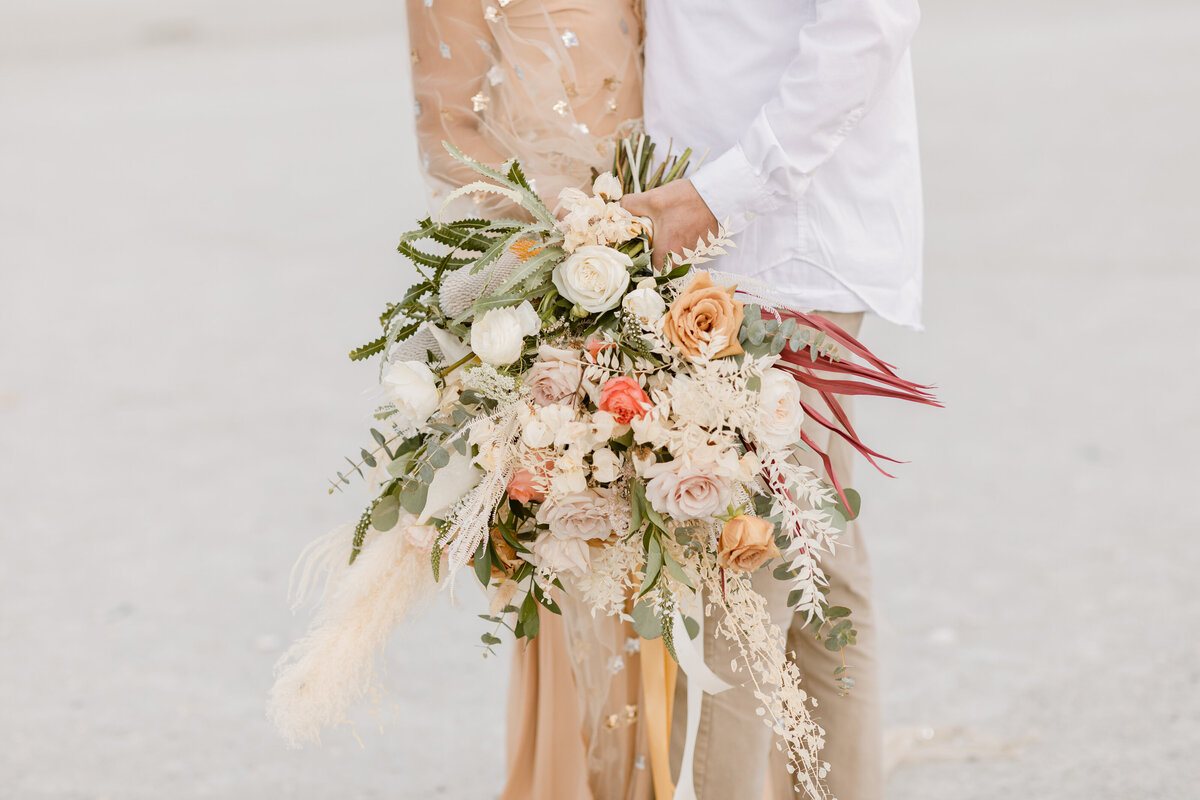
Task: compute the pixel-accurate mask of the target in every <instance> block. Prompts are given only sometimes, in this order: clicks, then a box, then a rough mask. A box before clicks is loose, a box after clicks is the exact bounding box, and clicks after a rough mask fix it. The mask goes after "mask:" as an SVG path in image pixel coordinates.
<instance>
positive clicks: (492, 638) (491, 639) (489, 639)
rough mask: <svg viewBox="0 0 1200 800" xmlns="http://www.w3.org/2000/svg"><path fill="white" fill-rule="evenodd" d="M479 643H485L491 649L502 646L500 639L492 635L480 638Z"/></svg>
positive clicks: (487, 634)
mask: <svg viewBox="0 0 1200 800" xmlns="http://www.w3.org/2000/svg"><path fill="white" fill-rule="evenodd" d="M479 641H481V642H483V643H484V644H486V645H488V646H489V647H490V646H492V645H495V644H500V637H498V636H493V635H492V634H490V633H485V634H483V635H482V636H480V637H479Z"/></svg>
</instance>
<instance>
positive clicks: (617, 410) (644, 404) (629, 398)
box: [596, 375, 654, 425]
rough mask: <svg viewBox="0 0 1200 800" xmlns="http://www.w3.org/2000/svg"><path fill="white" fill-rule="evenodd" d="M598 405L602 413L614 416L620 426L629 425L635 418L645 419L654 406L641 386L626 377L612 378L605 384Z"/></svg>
mask: <svg viewBox="0 0 1200 800" xmlns="http://www.w3.org/2000/svg"><path fill="white" fill-rule="evenodd" d="M596 405H597V406H598V407H599V408H600V410H601V411H607V412H608V413H609V414H612V415H613V419H615V420H616V421H617V423H618V424H620V425H628V424H629V421H630V420H631V419H633V418H634V417H644V416H645V415H646V412H648V411H649V410H650V409H651V408H652V407H653V406H654V404H653V403H651V402H650V396H649V395H647V394H646V390H645V389H643V388H642V386H641V384H639V383H638V382H637V381H636V380H634V379H633V378H630V377H628V376H625V375H621V376H619V377H616V378H610V379H609V381H608V383H606V384H604V388H603V389H601V390H600V402H599V403H597V404H596Z"/></svg>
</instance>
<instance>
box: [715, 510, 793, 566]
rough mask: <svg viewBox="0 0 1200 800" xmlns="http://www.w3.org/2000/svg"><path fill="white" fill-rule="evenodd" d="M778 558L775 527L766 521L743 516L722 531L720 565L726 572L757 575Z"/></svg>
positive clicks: (718, 545)
mask: <svg viewBox="0 0 1200 800" xmlns="http://www.w3.org/2000/svg"><path fill="white" fill-rule="evenodd" d="M778 555H779V548H778V547H776V546H775V525H774V524H773V523H770V522H768V521H767V520H765V519H760V518H759V517H752V516H749V515H747V514H739V515H738V516H736V517H734V518H733V519H731V520H729V521H728V522H726V523H725V527H724V528H722V529H721V538H720V539H719V540H718V541H717V564H719V565H720V566H722V567H725V568H726V569H734V570H738V571H745V572H753V571H754V570H756V569H758V568H759V567H761V566H762V565H763V564H764V563H765V562H766V561H768V560H769V559H772V558H775V557H776V556H778Z"/></svg>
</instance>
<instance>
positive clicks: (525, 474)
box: [508, 469, 546, 503]
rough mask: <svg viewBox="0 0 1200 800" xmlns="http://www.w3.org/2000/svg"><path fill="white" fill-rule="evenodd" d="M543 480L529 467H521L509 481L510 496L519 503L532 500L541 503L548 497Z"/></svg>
mask: <svg viewBox="0 0 1200 800" xmlns="http://www.w3.org/2000/svg"><path fill="white" fill-rule="evenodd" d="M541 484H542V481H540V480H539V479H538V477H537V476H536V475H534V474H533V473H532V472H530V471H529V470H527V469H519V470H517V471H516V473H515V474H514V475H513V476H512V480H510V481H509V482H508V496H509V497H511V498H512V499H513V500H516V501H517V502H518V503H528V502H530V501H532V502H535V503H541V502H543V501H544V500H545V499H546V493H545V492H544V491H543V490H542V488H541Z"/></svg>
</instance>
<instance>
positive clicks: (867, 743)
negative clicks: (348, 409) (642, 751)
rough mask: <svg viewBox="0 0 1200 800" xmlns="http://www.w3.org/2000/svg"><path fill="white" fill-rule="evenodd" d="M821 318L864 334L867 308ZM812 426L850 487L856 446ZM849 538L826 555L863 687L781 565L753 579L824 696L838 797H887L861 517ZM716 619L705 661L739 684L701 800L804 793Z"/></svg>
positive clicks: (706, 715)
mask: <svg viewBox="0 0 1200 800" xmlns="http://www.w3.org/2000/svg"><path fill="white" fill-rule="evenodd" d="M821 316H823V317H826V318H827V319H829V320H831V321H832V322H834V323H835V324H837V325H839V326H841V327H842V328H844V329H845V330H846V331H847V332H848V333H850V334H852V335H857V334H858V331H859V329H860V328H861V326H862V318H863V315H862V314H861V313H859V314H835V313H822V314H821ZM804 399H805V402H808V403H810V405H813V407H814V408H816V409H817V410H818V411H821V412H822V415H823V416H826V417H828V416H829V415H828V414H825V413H824V412H825V411H826V409H825V407H824V404H822V403H821V402H820V399H819V396H818V395H817V394H816V392H811V391H809V390H807V389H805V398H804ZM843 406H844V407H845V408H846V411H847V413H848V414H850V415H851V417H853V409H852V408H851V404H850V403H849V399H848V398H843ZM804 429H805V432H806V433H807V434H808V435H809V436H810V437H811V438H812V439H813V441H814V442H816V443H817V444H818V445H820V446H821V447H822V448H823V449H824V450H825V451H826V452H827V453H829V455H830V458H831V461H832V463H833V467H834V470H835V471H836V472H837V473H838V477H839V479H840V480H841V481H842V485H843V486H851V485H852V483H851V464H852V456H853V455H854V451H853V449H852V448H850V447H849V446H848V445H846V444H845V443H844V442H843V441H842V440H841V439H840V438H838V437H834V436H832V434H830V433H829V432H828V431H826V430H825V429H824V428H822V427H821V426H820V425H816V424H815V423H810V421H808V420H806V421H805V423H804ZM831 438H832V439H833V441H832V442H831V441H830V439H831ZM799 457H800V460H801V461H802V462H803V463H804V464H806V465H807V466H811V467H813V468H814V469H817V470H818V471H821V470H822V465H821V462H820V459H819V458H817V457H816V456H815V455H813V454H812V453H810V452H807V451H804V452H803V453H801V454H799ZM840 542H841V543H840V544H839V546H838V548H837V553H836V554H835V555H834V556H832V557H831V556H829V555H828V554H824V557H823V558H822V561H821V563H822V566H823V568H824V570H825V573H826V575H828V576H829V581H830V584H831V591H830V594H829V602H830V604H831V605H841V606H846V607H847V608H849V609H851V611H852V612H853V613H852V616H851V619H852V620H853V622H854V627H855V629H856V630H857V631H858V640H857V642H858V643H857V644H856V645H854V646H853V647H851V648H848V649H847V651H846V663H847V664H849V665H851V669H850V670H849V671H848V674H849V676H850V677H852V678H854V680H855V686H854V688H853V690H852V691H851V692H850V694H849V695H847V696H845V697H840V696H839V695H838V687H837V683H838V682H837V679H836V678H835V677H834V674H833V671H834V669H835V668H836V667H838V666H840V665H841V663H842V656H841V654H840V653H838V652H830V651H828V650H826V649H825V647H824V644H823V643H822V642H821V641H818V640H817V639H815V638H814V637H813V636H812V635H811V634H810V633H808V632H807V631H806V630H805V628H804V619H803V617H801V616H798V615H795V614H793V613H792V611H791V609H790V608H788V606H787V594H788V585H787V584H786V583H785V582H783V581H778V580H775V578H774V577H772V575H771V570H772V568H773V567H774V564H768V565H766V566H765V567H763V568H761V569H760V570H759V571H758V572H757V573H755V575H754V577H753V579H752V580H753V582H754V587H755V589H756V590H757V591H758V592H760V593H761V594H762V595H763V596H764V597H766V599H767V605H768V609H769V610H770V613H771V617H772V620H773V621H774V623H775V624H776V625H778V626H780V628H782V629H784V630H787V631H788V652H789V657H791V658H792V659H794V660H795V662H796V664H797V665H798V666H799V667H800V671H801V673H802V674H803V676H804V683H803V686H804V688H805V689H806V691H808V693H809V694H810V695H811V696H812V697H814V698H816V700H817V706H816V708H814V709H812V713H813V715H814V717H815V718H816V720H817V722H818V724H820V725H821V726H822V727H823V728H824V729H825V732H826V736H825V748H824V750H823V751H822V757H823V758H824V759H825V760H826V761H828V762H829V763H830V765H831V769H830V772H829V775H828V778H827V785H828V787H829V793H830V796H831V797H835V798H838V800H882V798H883V733H882V728H881V721H880V713H879V682H878V672H877V669H876V660H875V652H876V651H875V647H876V638H875V634H876V631H875V624H874V617H873V614H872V609H871V591H870V584H871V574H870V566H869V564H868V562H867V553H866V548H865V547H864V546H863V542H862V537H861V535H860V531H859V526H858V525H857V523H855V522H851V523H850V524H849V526H848V527H847V530H846V532H845V533H844V534H843V535H842V536H841V538H840ZM716 622H717V620H715V619H710V620H705V627H704V639H705V640H704V656H705V661H706V662H707V663H708V665H709V666H710V667H711V668H712V670H713V671H714V672H715V673H717V674H718V675H720V676H721V677H722V678H723V679H725V680H726V681H728V682H729V683H731V684H733V685H734V688H732V689H729V690H727V691H725V692H722V693H721V694H718V695H714V696H706V697H705V698H704V702H703V704H702V707H701V712H700V713H701V716H700V726H699V728H700V730H699V735H698V738H697V742H696V756H695V768H694V771H693V777H694V780H695V786H696V794H697V796H698V798H699V800H760V798H764V797H766V798H769V799H770V800H785V798H788V799H794V798H797V797H798V796H799V795H797V794H796V793H795V789H794V787H793V783H792V779H791V776H790V775H788V772H787V756H786V754H785V753H782V752H780V751H779V749H778V748H777V747H776V746H775V742H774V741H773V739H774V737H773V734H772V733H771V730H770V728H769V727H767V726H766V725H765V724H764V723H763V720H762V718H761V717H759V716H758V713H757V711H758V707H759V701H758V700H756V699H755V697H754V694H753V690H752V688H749V687H747V686H744V685H742V682H743V681H748V678H747V676H746V673H745V670H743V671H742V672H741V673H739V674H738V675H736V676H735V675H734V674H733V672H732V670H731V669H730V662H731V660H732V659H734V658H737V657H738V653H737V648H736V646H735V645H733V644H731V643H730V642H728V641H727V640H726V639H725V638H724V637H721V636H718V635H717V634H716V627H717V626H716ZM686 680H687V679H686V677H685V676H684V675H683V674H682V673H680V675H679V682H678V684H677V686H676V694H675V714H674V719H673V720H672V725H671V730H672V734H673V735H672V737H671V761H672V769H673V770H675V772H676V776H677V775H678V771H679V764H680V762H681V761H682V758H683V745H684V734H683V732H684V731H685V730H686V727H685V725H686V716H687V714H688V713H695V712H694V709H689V708H687V700H686V691H687V687H686ZM768 776H769V777H768ZM660 800H661V799H660Z"/></svg>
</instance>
